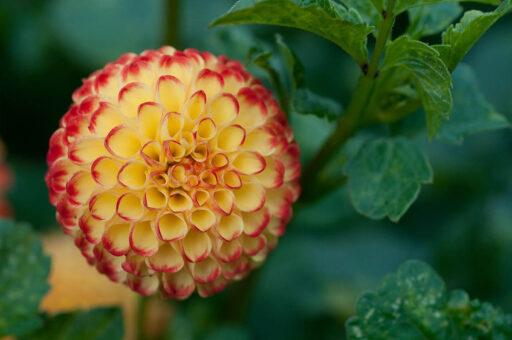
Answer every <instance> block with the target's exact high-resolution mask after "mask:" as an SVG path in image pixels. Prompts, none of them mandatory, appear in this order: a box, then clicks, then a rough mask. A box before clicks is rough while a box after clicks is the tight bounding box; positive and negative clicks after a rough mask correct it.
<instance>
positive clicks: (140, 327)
mask: <svg viewBox="0 0 512 340" xmlns="http://www.w3.org/2000/svg"><path fill="white" fill-rule="evenodd" d="M148 300H149V298H148V297H145V296H140V297H139V301H138V304H137V340H145V339H146V332H145V328H144V327H145V323H146V311H147V306H148Z"/></svg>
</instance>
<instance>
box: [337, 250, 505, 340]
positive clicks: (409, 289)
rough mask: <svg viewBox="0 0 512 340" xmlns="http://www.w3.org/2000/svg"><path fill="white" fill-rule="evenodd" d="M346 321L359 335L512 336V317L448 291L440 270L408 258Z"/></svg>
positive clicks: (441, 339) (352, 335) (351, 333)
mask: <svg viewBox="0 0 512 340" xmlns="http://www.w3.org/2000/svg"><path fill="white" fill-rule="evenodd" d="M357 314H358V316H356V317H352V318H350V319H349V320H348V321H347V324H346V328H347V337H348V339H349V340H355V339H360V340H362V339H396V340H402V339H403V340H406V339H407V340H410V339H435V340H449V339H510V337H511V336H512V316H511V315H508V314H504V313H503V312H502V311H501V310H500V309H497V308H494V307H492V306H491V305H490V304H488V303H481V302H479V301H478V300H473V301H470V300H469V297H468V296H467V294H466V293H465V292H463V291H460V290H456V291H453V292H451V293H449V294H447V292H446V288H445V284H444V282H443V281H442V279H441V278H440V277H439V276H438V275H437V273H436V272H435V271H434V270H433V269H432V268H431V267H430V266H428V265H427V264H425V263H423V262H421V261H415V260H413V261H408V262H406V263H404V264H403V265H402V266H400V268H399V269H398V273H397V274H396V275H395V274H392V275H389V276H387V277H386V278H384V280H383V281H382V282H381V284H380V286H379V288H378V290H377V292H376V293H367V294H365V295H363V296H361V297H360V298H359V301H358V303H357Z"/></svg>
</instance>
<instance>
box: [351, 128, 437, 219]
mask: <svg viewBox="0 0 512 340" xmlns="http://www.w3.org/2000/svg"><path fill="white" fill-rule="evenodd" d="M345 174H346V175H347V176H348V190H349V194H350V199H351V200H352V204H353V205H354V207H355V209H356V210H357V211H358V212H359V213H361V214H363V215H365V216H367V217H369V218H372V219H381V218H383V217H385V216H388V217H389V218H390V219H391V220H392V221H395V222H396V221H398V220H399V219H400V217H401V216H402V215H403V214H404V213H405V212H406V211H407V209H408V208H409V206H410V205H411V204H412V202H414V200H415V199H416V197H418V194H419V192H420V188H421V184H427V183H431V182H432V176H433V175H432V169H431V167H430V163H429V162H428V160H427V158H426V157H425V155H424V154H423V152H422V151H421V150H420V149H419V148H418V147H417V146H416V145H415V144H414V143H412V142H411V141H409V140H407V139H406V138H403V137H399V138H387V139H378V140H374V141H369V142H366V143H365V144H363V145H362V146H361V148H360V149H359V151H358V152H357V154H356V155H355V156H354V157H353V158H352V159H350V160H349V161H348V163H347V165H346V166H345Z"/></svg>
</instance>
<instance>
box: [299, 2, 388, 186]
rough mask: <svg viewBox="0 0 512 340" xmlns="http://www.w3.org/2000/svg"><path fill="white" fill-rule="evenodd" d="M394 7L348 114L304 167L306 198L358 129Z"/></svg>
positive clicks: (380, 28)
mask: <svg viewBox="0 0 512 340" xmlns="http://www.w3.org/2000/svg"><path fill="white" fill-rule="evenodd" d="M394 4H395V0H388V4H387V8H386V11H383V12H382V17H383V19H382V21H381V23H380V26H379V34H378V36H377V40H376V42H375V48H374V50H373V53H372V57H371V59H370V63H369V64H368V65H367V68H366V69H363V74H362V75H361V77H360V78H359V81H358V84H357V86H356V89H355V92H354V93H355V94H354V96H353V97H352V101H351V102H350V104H349V106H348V108H347V111H346V112H345V114H344V115H343V117H341V119H340V120H339V121H338V125H337V126H336V128H335V129H334V131H333V132H332V133H331V135H330V136H329V138H328V139H327V140H326V141H325V143H324V145H323V146H322V147H321V148H320V150H319V151H318V152H317V154H316V155H315V156H314V157H313V158H312V159H311V160H310V162H309V164H308V165H307V166H306V169H305V171H304V174H303V176H302V185H303V189H304V194H305V195H306V196H307V195H308V193H309V192H311V190H312V189H311V185H314V183H316V182H317V180H318V175H319V174H320V172H321V171H322V170H323V168H324V167H325V166H326V165H327V163H328V162H329V160H330V159H331V158H332V156H333V155H334V154H335V153H336V152H337V151H338V150H339V149H340V148H341V146H342V145H343V144H344V143H345V142H346V141H347V140H348V139H349V138H350V137H352V135H353V134H354V133H355V132H356V131H357V130H358V129H359V128H360V127H361V125H360V118H361V115H362V114H363V112H364V110H365V108H366V106H367V104H368V102H369V101H370V97H371V94H372V89H373V85H374V81H375V78H376V77H377V76H378V67H379V63H380V59H381V57H382V53H383V52H384V49H385V47H386V43H387V41H388V39H389V37H390V33H391V29H392V28H393V23H394V21H395V17H394V15H393V14H392V12H393V7H394Z"/></svg>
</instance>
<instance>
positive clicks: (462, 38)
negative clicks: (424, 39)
mask: <svg viewBox="0 0 512 340" xmlns="http://www.w3.org/2000/svg"><path fill="white" fill-rule="evenodd" d="M511 10H512V4H511V0H505V1H503V3H502V5H501V6H500V7H498V8H497V9H496V10H494V11H492V12H488V13H483V12H481V11H477V10H473V11H468V12H466V13H464V16H463V17H462V19H461V21H460V22H459V23H458V24H456V25H455V26H453V25H452V26H450V27H449V28H448V29H447V30H446V31H445V32H444V33H443V40H442V45H440V46H436V48H437V49H438V50H439V52H440V53H441V58H442V59H443V60H444V62H445V64H446V65H447V66H448V68H449V69H450V70H451V71H453V70H454V69H455V67H457V64H458V63H459V62H460V61H461V60H462V58H463V57H464V56H465V55H466V53H467V52H468V51H469V50H470V49H471V47H472V46H473V45H474V44H475V43H476V42H477V41H478V39H480V38H481V37H482V35H483V34H484V33H485V32H486V31H487V30H488V29H489V28H490V27H491V26H492V25H493V24H494V23H495V22H496V21H498V19H500V18H501V17H503V16H504V15H505V14H507V13H508V12H510V11H511Z"/></svg>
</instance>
